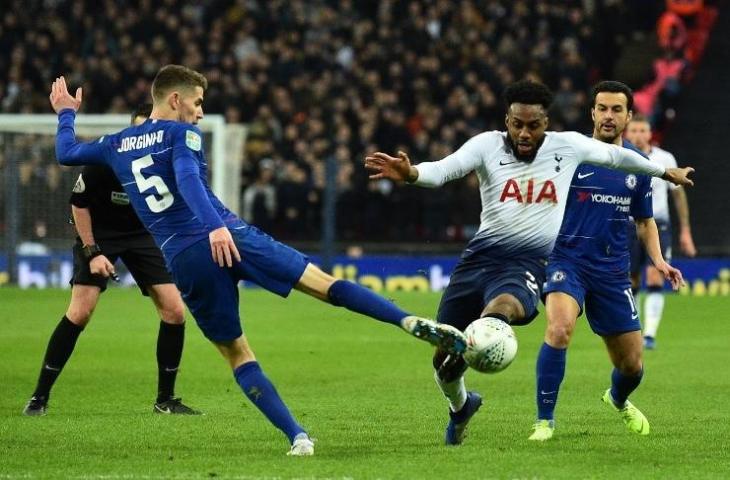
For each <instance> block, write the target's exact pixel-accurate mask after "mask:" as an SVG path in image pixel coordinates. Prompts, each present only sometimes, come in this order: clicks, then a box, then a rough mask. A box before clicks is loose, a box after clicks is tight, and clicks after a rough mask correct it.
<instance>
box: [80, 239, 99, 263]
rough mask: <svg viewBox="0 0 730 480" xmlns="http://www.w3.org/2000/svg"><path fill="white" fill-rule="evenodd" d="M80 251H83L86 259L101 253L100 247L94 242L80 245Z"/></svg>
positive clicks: (88, 259)
mask: <svg viewBox="0 0 730 480" xmlns="http://www.w3.org/2000/svg"><path fill="white" fill-rule="evenodd" d="M81 251H82V252H83V253H84V258H86V261H90V260H91V259H92V258H94V257H98V256H99V255H101V247H99V245H97V244H95V243H94V244H91V245H84V246H83V247H81Z"/></svg>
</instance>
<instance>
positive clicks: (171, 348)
mask: <svg viewBox="0 0 730 480" xmlns="http://www.w3.org/2000/svg"><path fill="white" fill-rule="evenodd" d="M184 342H185V324H184V323H182V324H179V325H173V324H171V323H165V322H162V321H161V322H160V333H159V334H158V335H157V371H158V377H157V403H161V402H164V401H165V400H169V399H170V398H172V397H173V396H175V380H176V378H177V369H178V368H179V367H180V358H182V351H183V344H184Z"/></svg>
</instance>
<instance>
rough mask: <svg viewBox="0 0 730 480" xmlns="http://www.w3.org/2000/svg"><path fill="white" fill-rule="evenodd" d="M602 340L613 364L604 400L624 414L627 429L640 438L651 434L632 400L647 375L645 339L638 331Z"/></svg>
mask: <svg viewBox="0 0 730 480" xmlns="http://www.w3.org/2000/svg"><path fill="white" fill-rule="evenodd" d="M603 341H604V342H605V344H606V348H607V349H608V353H609V356H610V357H611V362H612V363H613V365H614V369H613V372H612V374H611V388H609V389H608V390H606V392H605V393H604V394H603V397H602V400H603V402H604V403H606V404H607V405H608V406H610V407H611V409H612V410H614V411H616V412H618V413H619V414H620V415H621V418H622V420H623V422H624V423H625V424H626V427H627V428H628V429H629V430H630V431H631V432H634V433H637V434H639V435H648V434H649V421H648V420H647V419H646V417H645V416H644V414H643V413H641V411H640V410H639V409H638V408H636V407H635V406H634V405H633V404H632V403H631V402H630V401H629V400H628V397H629V395H630V394H631V393H632V392H633V391H634V390H636V388H637V387H638V386H639V384H640V383H641V379H642V377H643V375H644V368H643V364H642V358H641V351H642V337H641V332H640V331H639V330H636V331H632V332H626V333H621V334H618V335H610V336H604V337H603Z"/></svg>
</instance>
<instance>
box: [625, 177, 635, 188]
mask: <svg viewBox="0 0 730 480" xmlns="http://www.w3.org/2000/svg"><path fill="white" fill-rule="evenodd" d="M626 187H627V188H628V189H629V190H633V189H634V188H636V175H634V174H633V173H632V174H629V175H626Z"/></svg>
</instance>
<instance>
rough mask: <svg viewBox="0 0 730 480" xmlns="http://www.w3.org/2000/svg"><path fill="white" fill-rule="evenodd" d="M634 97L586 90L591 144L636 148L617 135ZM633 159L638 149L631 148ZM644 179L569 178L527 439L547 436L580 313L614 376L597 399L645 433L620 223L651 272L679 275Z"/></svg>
mask: <svg viewBox="0 0 730 480" xmlns="http://www.w3.org/2000/svg"><path fill="white" fill-rule="evenodd" d="M632 106H633V94H632V92H631V89H629V87H628V86H626V85H625V84H623V83H621V82H615V81H604V82H600V83H598V84H597V85H596V86H595V87H594V89H593V106H592V108H591V114H592V117H593V122H594V130H593V138H595V139H597V140H600V141H602V142H605V143H609V144H615V145H622V144H623V146H624V147H627V148H632V149H635V147H634V146H633V145H631V144H630V143H628V142H627V141H625V140H623V138H622V136H621V134H622V132H623V130H624V128H625V127H626V125H627V123H628V122H629V120H630V119H631V108H632ZM635 150H636V151H637V152H638V151H639V150H638V149H635ZM652 215H653V214H652V188H651V178H650V177H648V176H646V175H634V174H628V175H627V174H625V173H621V172H617V171H614V170H609V169H606V168H602V167H597V166H592V165H582V166H580V167H579V168H578V169H577V170H576V171H575V175H574V177H573V180H572V183H571V187H570V193H569V197H568V203H567V206H566V211H565V217H564V219H563V224H562V226H561V229H560V233H559V234H558V239H557V241H556V243H555V248H554V250H553V252H552V254H551V255H550V258H549V260H548V267H547V270H546V277H547V282H546V285H545V289H544V294H545V295H546V301H545V303H546V308H547V319H548V320H547V329H546V332H545V341H544V343H543V345H542V347H541V349H540V353H539V355H538V359H537V371H536V376H537V385H536V388H537V392H536V397H537V410H538V414H537V422H536V423H535V425H534V430H533V433H532V435H531V436H530V440H536V441H545V440H548V439H550V438H551V437H552V436H553V432H554V428H555V425H554V411H555V406H556V403H557V399H558V391H559V389H560V384H561V382H562V380H563V377H564V375H565V364H566V352H567V348H568V345H569V343H570V340H571V336H572V334H573V330H574V328H575V324H576V320H577V318H578V317H579V316H580V315H581V314H582V312H583V311H584V308H585V314H586V318H587V319H588V323H589V324H590V327H591V329H592V330H593V332H594V333H596V334H597V335H600V336H601V338H602V339H603V341H604V343H605V344H606V348H607V350H608V354H609V357H610V359H611V362H612V363H613V366H614V369H613V372H612V374H611V387H610V388H609V389H608V390H606V391H605V393H604V394H603V397H602V400H603V401H604V402H605V403H606V404H607V405H608V406H609V407H610V408H611V409H612V410H614V411H616V412H618V413H619V414H620V416H621V417H622V419H623V421H624V423H625V424H626V426H627V428H628V429H629V430H630V431H632V432H634V433H637V434H640V435H647V434H648V433H649V422H648V421H647V419H646V417H645V416H644V415H643V414H642V413H641V411H639V409H638V408H636V407H635V406H634V405H633V404H632V403H631V402H630V401H629V400H628V396H629V395H630V394H631V392H633V391H634V390H635V389H636V388H637V387H638V386H639V383H640V382H641V378H642V376H643V364H642V336H641V324H640V323H639V312H638V311H637V308H636V303H635V302H634V297H633V295H632V292H631V281H630V279H629V258H630V252H629V243H628V236H627V223H628V222H630V221H631V218H630V217H633V220H634V222H635V223H636V231H637V235H638V237H639V238H640V240H641V241H642V243H643V245H644V248H645V249H646V252H647V254H648V255H649V257H650V258H651V259H652V261H653V263H654V266H655V267H656V268H657V270H658V271H660V272H661V273H662V275H663V276H664V277H665V278H666V279H668V280H669V281H670V282H671V284H672V286H673V288H675V289H677V288H679V286H680V284H681V283H682V274H681V272H680V271H679V270H677V269H676V268H674V267H672V266H670V265H669V264H668V263H667V262H666V261H665V260H664V258H663V257H662V250H661V248H660V245H659V233H658V230H657V226H656V223H655V222H654V219H653V218H652Z"/></svg>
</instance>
